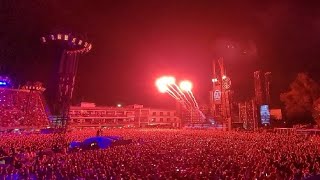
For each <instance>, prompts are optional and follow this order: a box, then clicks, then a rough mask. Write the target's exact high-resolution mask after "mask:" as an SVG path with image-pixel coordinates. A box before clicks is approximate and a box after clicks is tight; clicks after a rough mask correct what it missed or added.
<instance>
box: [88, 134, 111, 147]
mask: <svg viewBox="0 0 320 180" xmlns="http://www.w3.org/2000/svg"><path fill="white" fill-rule="evenodd" d="M113 141H114V140H113V139H111V138H109V137H107V136H96V137H91V138H88V139H86V140H84V141H83V145H85V146H89V145H91V144H92V143H96V144H97V145H98V147H99V148H100V149H106V148H108V147H110V146H111V144H112V142H113Z"/></svg>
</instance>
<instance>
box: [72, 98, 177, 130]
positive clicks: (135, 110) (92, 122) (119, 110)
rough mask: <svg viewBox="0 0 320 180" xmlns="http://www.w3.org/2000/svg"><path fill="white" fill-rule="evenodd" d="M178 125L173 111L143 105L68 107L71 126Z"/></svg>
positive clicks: (83, 105) (86, 104)
mask: <svg viewBox="0 0 320 180" xmlns="http://www.w3.org/2000/svg"><path fill="white" fill-rule="evenodd" d="M180 124H181V123H180V118H179V117H178V116H177V114H176V111H175V110H164V109H153V108H145V107H143V105H130V106H125V107H114V106H112V107H110V106H95V104H93V103H81V105H80V106H71V107H70V125H72V126H134V127H147V126H168V127H180Z"/></svg>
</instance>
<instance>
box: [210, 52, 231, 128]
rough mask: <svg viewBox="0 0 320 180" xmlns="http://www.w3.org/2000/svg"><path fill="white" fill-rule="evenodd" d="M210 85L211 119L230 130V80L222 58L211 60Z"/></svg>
mask: <svg viewBox="0 0 320 180" xmlns="http://www.w3.org/2000/svg"><path fill="white" fill-rule="evenodd" d="M212 85H213V86H212V91H210V103H211V109H212V114H213V117H214V118H215V119H217V120H220V121H222V122H223V124H225V125H227V127H228V130H231V103H230V95H231V90H230V88H231V80H230V78H229V77H228V76H227V74H226V69H225V67H224V60H223V57H219V58H217V59H216V60H213V79H212Z"/></svg>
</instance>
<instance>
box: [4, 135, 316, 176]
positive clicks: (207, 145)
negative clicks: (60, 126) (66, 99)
mask: <svg viewBox="0 0 320 180" xmlns="http://www.w3.org/2000/svg"><path fill="white" fill-rule="evenodd" d="M102 133H103V135H106V136H108V135H112V136H121V137H123V138H124V139H132V140H133V143H131V144H129V145H123V146H115V147H111V148H108V149H104V150H102V149H95V150H80V151H76V152H71V151H68V148H69V144H70V142H72V141H83V140H84V139H86V138H88V137H92V136H95V135H96V129H82V130H79V129H77V130H73V131H71V132H67V133H66V134H4V135H2V138H1V141H0V150H1V151H0V152H2V154H5V155H6V156H9V157H13V160H12V162H11V163H5V162H4V163H3V165H0V179H1V178H2V179H4V178H5V179H7V178H8V179H10V178H18V179H19V178H21V179H28V178H29V179H307V178H309V177H314V176H316V175H318V174H319V173H320V153H319V147H320V139H319V138H317V137H308V138H306V137H305V136H297V135H279V134H273V133H245V132H224V131H214V130H169V129H162V130H161V129H105V130H103V132H102ZM57 148H58V149H59V150H58V151H53V152H52V149H57Z"/></svg>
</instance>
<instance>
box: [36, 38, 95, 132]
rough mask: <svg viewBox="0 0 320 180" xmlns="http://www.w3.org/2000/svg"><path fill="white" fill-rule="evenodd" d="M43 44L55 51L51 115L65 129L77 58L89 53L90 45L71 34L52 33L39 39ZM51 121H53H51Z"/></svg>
mask: <svg viewBox="0 0 320 180" xmlns="http://www.w3.org/2000/svg"><path fill="white" fill-rule="evenodd" d="M41 42H42V43H43V44H50V45H51V46H52V48H53V49H54V50H55V56H56V58H57V59H56V66H57V67H55V68H56V69H55V71H58V72H57V73H58V74H56V78H54V79H55V82H54V83H55V84H54V86H55V88H54V89H55V92H53V93H55V96H53V98H52V101H51V102H49V103H52V106H51V108H50V111H51V114H52V116H53V118H54V119H55V121H57V122H59V124H60V125H61V127H62V128H67V125H68V120H69V109H70V104H71V99H72V94H73V89H74V84H75V78H76V73H77V67H78V61H79V56H80V55H82V54H85V53H87V52H89V51H90V50H91V48H92V44H91V43H88V42H86V41H85V40H84V39H81V38H80V37H78V36H76V35H74V34H71V33H54V34H49V35H46V36H43V37H41ZM51 120H53V119H51Z"/></svg>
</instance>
